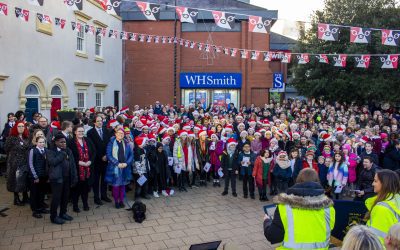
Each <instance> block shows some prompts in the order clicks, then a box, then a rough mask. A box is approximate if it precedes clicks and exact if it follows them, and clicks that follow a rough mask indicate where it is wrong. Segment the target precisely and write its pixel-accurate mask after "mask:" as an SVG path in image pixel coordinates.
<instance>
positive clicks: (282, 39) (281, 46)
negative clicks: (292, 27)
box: [269, 32, 297, 50]
mask: <svg viewBox="0 0 400 250" xmlns="http://www.w3.org/2000/svg"><path fill="white" fill-rule="evenodd" d="M296 43H297V41H296V40H294V39H292V38H289V37H287V36H283V35H280V34H278V33H274V32H271V36H270V42H269V46H270V49H271V50H291V49H292V48H293V47H294V46H296Z"/></svg>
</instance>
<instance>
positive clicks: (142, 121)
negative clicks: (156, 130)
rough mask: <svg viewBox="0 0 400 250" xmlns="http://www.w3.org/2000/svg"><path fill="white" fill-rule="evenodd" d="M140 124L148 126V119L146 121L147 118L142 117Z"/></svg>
mask: <svg viewBox="0 0 400 250" xmlns="http://www.w3.org/2000/svg"><path fill="white" fill-rule="evenodd" d="M140 122H141V123H142V124H143V125H145V124H147V119H146V117H143V116H142V117H141V118H140Z"/></svg>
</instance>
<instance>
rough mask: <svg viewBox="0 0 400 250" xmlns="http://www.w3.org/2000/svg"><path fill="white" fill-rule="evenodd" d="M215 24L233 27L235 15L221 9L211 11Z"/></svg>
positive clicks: (227, 27) (228, 27) (226, 27)
mask: <svg viewBox="0 0 400 250" xmlns="http://www.w3.org/2000/svg"><path fill="white" fill-rule="evenodd" d="M212 14H213V17H214V21H215V24H216V25H217V26H218V27H221V28H224V29H230V30H231V29H233V27H234V26H235V15H234V14H230V13H226V12H223V11H213V12H212Z"/></svg>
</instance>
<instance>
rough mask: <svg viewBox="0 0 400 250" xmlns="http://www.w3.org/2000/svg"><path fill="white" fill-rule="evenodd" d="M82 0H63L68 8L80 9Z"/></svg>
mask: <svg viewBox="0 0 400 250" xmlns="http://www.w3.org/2000/svg"><path fill="white" fill-rule="evenodd" d="M82 2H83V1H82V0H64V4H65V5H66V6H67V8H68V9H70V10H82V7H83V6H82Z"/></svg>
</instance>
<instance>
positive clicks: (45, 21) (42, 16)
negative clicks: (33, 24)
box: [36, 13, 51, 24]
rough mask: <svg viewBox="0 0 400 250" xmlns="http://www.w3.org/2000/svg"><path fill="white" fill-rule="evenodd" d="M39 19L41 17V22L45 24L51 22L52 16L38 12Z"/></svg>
mask: <svg viewBox="0 0 400 250" xmlns="http://www.w3.org/2000/svg"><path fill="white" fill-rule="evenodd" d="M36 17H37V19H39V22H41V23H45V24H51V18H50V17H49V16H48V15H43V14H40V13H37V14H36Z"/></svg>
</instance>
